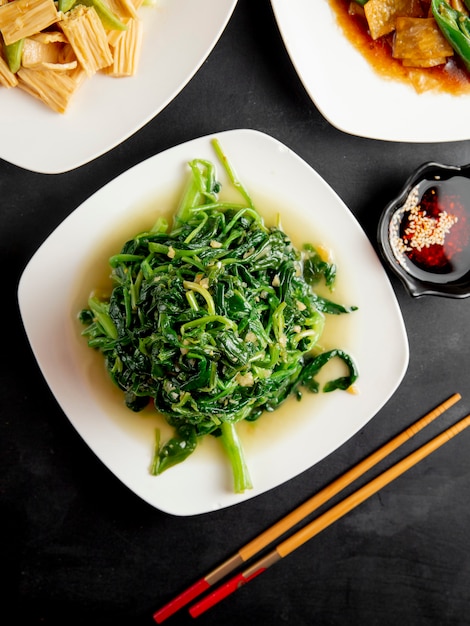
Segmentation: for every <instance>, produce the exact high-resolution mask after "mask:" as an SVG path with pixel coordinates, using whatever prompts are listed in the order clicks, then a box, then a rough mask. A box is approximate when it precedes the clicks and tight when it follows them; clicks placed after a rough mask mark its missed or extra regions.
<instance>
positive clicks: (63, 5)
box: [58, 0, 76, 13]
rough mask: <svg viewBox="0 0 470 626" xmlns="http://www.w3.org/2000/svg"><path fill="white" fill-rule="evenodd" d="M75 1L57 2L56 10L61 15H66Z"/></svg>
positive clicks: (60, 0) (62, 0) (61, 0)
mask: <svg viewBox="0 0 470 626" xmlns="http://www.w3.org/2000/svg"><path fill="white" fill-rule="evenodd" d="M75 2H76V0H59V2H58V9H59V11H61V12H62V13H67V11H70V9H71V8H72V7H73V5H74V4H75Z"/></svg>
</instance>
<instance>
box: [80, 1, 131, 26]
mask: <svg viewBox="0 0 470 626" xmlns="http://www.w3.org/2000/svg"><path fill="white" fill-rule="evenodd" d="M80 4H84V5H85V6H88V7H94V9H95V11H96V12H97V13H98V15H99V17H100V20H101V21H102V23H103V26H104V27H105V28H109V29H110V30H127V26H126V24H124V22H121V20H120V19H119V17H118V16H117V15H116V14H115V13H114V12H113V11H111V9H110V8H109V6H108V5H107V4H106V3H105V2H103V1H102V0H80Z"/></svg>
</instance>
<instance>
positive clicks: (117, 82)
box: [0, 0, 236, 174]
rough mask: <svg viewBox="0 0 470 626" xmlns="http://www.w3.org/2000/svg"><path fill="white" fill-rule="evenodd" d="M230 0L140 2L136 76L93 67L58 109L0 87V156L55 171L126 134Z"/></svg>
mask: <svg viewBox="0 0 470 626" xmlns="http://www.w3.org/2000/svg"><path fill="white" fill-rule="evenodd" d="M235 6H236V0H217V2H213V0H198V1H197V2H194V0H156V1H155V5H153V6H143V7H141V8H140V9H139V15H140V17H141V18H142V21H143V24H144V36H143V49H142V55H141V59H140V64H139V70H138V72H137V74H136V76H133V77H131V78H119V79H116V78H114V79H113V78H110V77H108V76H105V75H102V74H98V75H95V76H94V77H93V78H91V79H88V80H86V81H85V83H84V84H83V85H82V86H81V88H80V89H79V90H78V92H77V93H76V94H75V96H74V98H73V100H72V102H71V104H70V105H69V109H68V111H67V112H66V113H65V114H63V115H61V114H59V113H55V112H54V111H52V110H50V109H49V108H48V107H46V106H45V105H44V104H42V103H41V102H39V101H38V100H36V99H35V98H33V97H32V96H29V95H27V94H25V93H24V92H23V91H22V90H20V89H18V88H15V89H0V110H1V112H2V115H1V116H0V137H1V139H0V158H2V159H5V160H6V161H9V162H10V163H13V164H15V165H19V166H21V167H23V168H25V169H29V170H32V171H36V172H39V173H45V174H57V173H61V172H66V171H68V170H71V169H74V168H76V167H78V166H80V165H83V164H84V163H88V162H89V161H91V160H93V159H94V158H96V157H98V156H101V155H102V154H104V153H105V152H107V151H108V150H111V148H114V147H115V146H117V145H118V144H119V143H121V142H122V141H124V140H125V139H127V138H128V137H129V136H130V135H132V134H133V133H135V132H136V131H137V130H139V129H140V128H142V126H144V124H146V123H147V122H148V121H150V120H151V119H152V118H153V117H155V115H157V114H158V113H159V112H160V111H161V110H162V109H163V108H164V107H165V106H166V105H167V104H169V103H170V102H171V100H173V98H175V96H176V95H177V94H178V93H179V92H180V91H181V90H182V89H183V87H185V85H186V84H187V83H188V82H189V80H190V79H191V78H192V77H193V76H194V74H195V73H196V72H197V70H198V69H199V68H200V66H201V65H202V63H203V62H204V61H205V59H206V58H207V57H208V55H209V53H210V52H211V51H212V49H213V47H214V45H215V44H216V43H217V41H218V39H219V37H220V35H221V34H222V32H223V30H224V28H225V26H226V25H227V22H228V20H229V19H230V17H231V15H232V12H233V10H234V8H235Z"/></svg>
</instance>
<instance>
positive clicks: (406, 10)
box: [364, 0, 423, 40]
mask: <svg viewBox="0 0 470 626" xmlns="http://www.w3.org/2000/svg"><path fill="white" fill-rule="evenodd" d="M364 13H365V16H366V19H367V24H368V26H369V31H370V36H371V37H372V39H374V40H375V39H378V38H379V37H383V36H384V35H388V34H389V33H391V32H393V31H394V30H395V24H396V20H397V18H398V17H423V10H422V7H421V3H420V1H419V0H369V1H368V2H367V3H366V4H365V5H364Z"/></svg>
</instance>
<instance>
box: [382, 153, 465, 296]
mask: <svg viewBox="0 0 470 626" xmlns="http://www.w3.org/2000/svg"><path fill="white" fill-rule="evenodd" d="M377 236H378V243H379V247H380V252H381V254H382V257H383V258H384V259H385V261H386V263H387V264H388V266H389V267H390V268H391V269H392V270H393V271H394V272H395V274H396V275H397V276H398V277H399V278H400V280H401V281H402V283H403V284H404V285H405V287H406V288H407V290H408V291H409V293H410V294H411V295H412V296H415V297H419V296H424V295H432V296H443V297H447V298H466V297H468V296H470V164H468V165H463V166H461V167H459V166H455V165H442V164H440V163H433V162H429V163H424V164H423V165H421V166H420V167H419V168H418V169H417V170H415V172H413V174H412V175H411V176H410V177H409V178H408V180H407V182H406V183H405V185H404V187H403V188H402V190H401V192H400V194H399V195H398V197H396V198H395V199H393V200H392V201H391V202H390V203H389V204H388V205H387V206H386V208H385V210H384V212H383V213H382V216H381V218H380V221H379V226H378V233H377Z"/></svg>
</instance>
